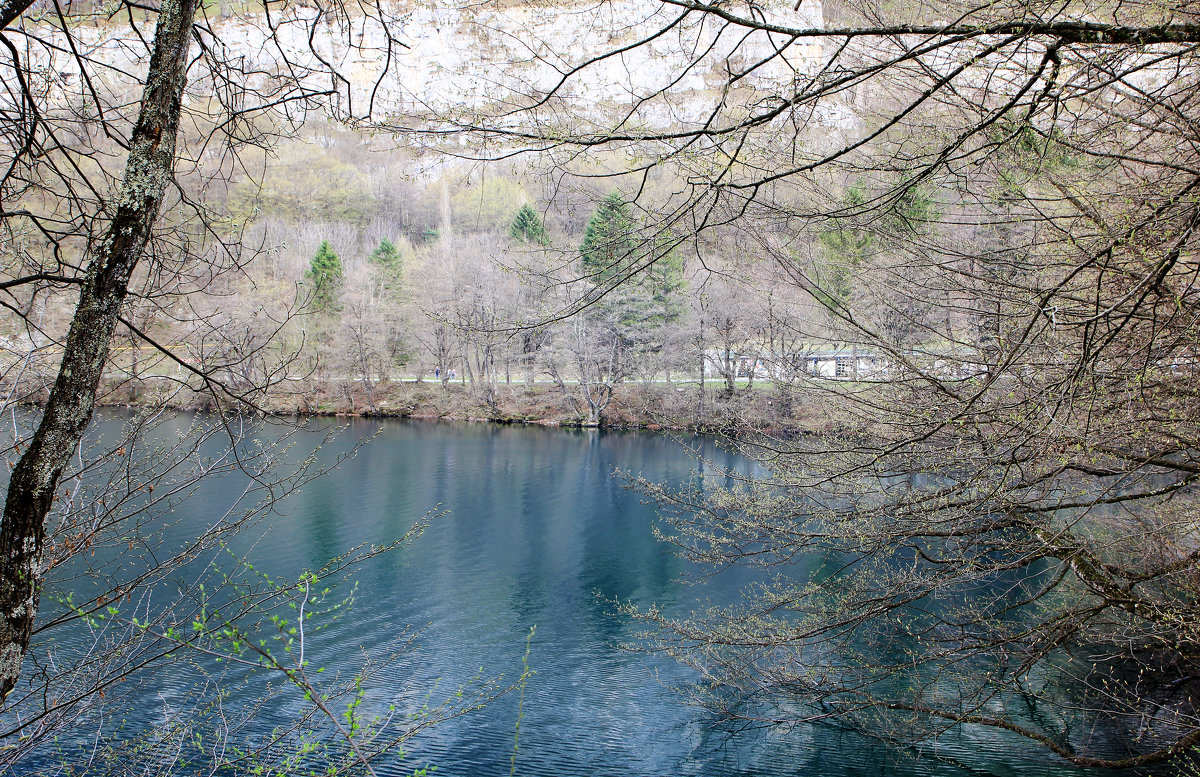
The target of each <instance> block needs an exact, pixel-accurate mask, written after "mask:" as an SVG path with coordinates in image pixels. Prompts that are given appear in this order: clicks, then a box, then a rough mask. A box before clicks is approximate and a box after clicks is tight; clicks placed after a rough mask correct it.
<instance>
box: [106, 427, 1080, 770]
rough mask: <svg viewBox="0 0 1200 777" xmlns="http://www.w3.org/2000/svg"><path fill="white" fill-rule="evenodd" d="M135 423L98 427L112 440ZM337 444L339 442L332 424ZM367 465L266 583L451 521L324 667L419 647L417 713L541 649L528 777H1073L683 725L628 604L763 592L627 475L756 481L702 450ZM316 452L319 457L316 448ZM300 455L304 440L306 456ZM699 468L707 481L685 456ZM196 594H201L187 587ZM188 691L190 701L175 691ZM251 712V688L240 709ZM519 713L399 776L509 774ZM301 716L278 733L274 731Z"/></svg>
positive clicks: (397, 675) (1027, 754) (200, 510)
mask: <svg viewBox="0 0 1200 777" xmlns="http://www.w3.org/2000/svg"><path fill="white" fill-rule="evenodd" d="M119 420H120V419H119V418H118V417H115V416H109V417H108V418H107V420H104V421H103V422H102V425H103V424H108V425H109V426H110V427H113V428H114V429H115V425H116V424H118V422H119ZM329 423H330V424H332V421H331V422H329ZM366 438H373V439H371V442H370V443H369V444H368V445H367V446H366V447H364V448H363V449H362V450H361V451H360V452H359V453H358V454H357V455H356V456H355V457H353V458H351V459H349V460H347V461H345V462H344V463H342V465H341V466H340V467H339V468H338V469H337V470H336V471H334V472H332V473H331V474H328V475H326V476H324V477H322V478H321V479H319V480H318V481H316V482H314V483H312V484H311V485H309V486H308V487H307V488H306V489H304V490H303V491H302V492H301V493H299V494H297V495H294V496H292V497H290V498H289V499H288V500H287V501H286V502H285V503H284V504H283V505H282V506H281V508H280V510H279V512H278V514H276V515H273V516H271V517H270V518H269V519H268V520H267V525H266V526H262V525H260V526H259V527H256V529H255V530H254V533H253V534H252V535H247V536H246V537H243V538H240V539H239V542H241V543H242V544H243V546H244V549H246V550H247V551H248V553H249V555H250V557H251V558H252V559H253V560H254V561H255V563H256V564H257V566H258V567H259V568H260V569H262V570H264V571H266V572H268V573H270V574H278V575H285V576H289V577H293V578H294V577H295V576H296V575H297V574H298V573H299V572H300V571H301V570H303V569H306V568H314V567H318V566H320V565H321V564H323V563H324V562H325V561H327V560H328V559H329V558H331V557H334V556H336V555H338V554H341V553H344V552H345V551H346V550H347V549H348V548H350V547H352V546H355V545H358V544H360V543H364V542H367V543H384V542H387V541H390V540H392V539H394V538H395V537H397V536H399V535H400V534H402V533H403V532H404V531H405V530H406V529H407V528H408V527H409V526H410V525H412V524H413V522H414V521H416V520H418V519H419V518H421V517H422V516H424V515H425V514H426V513H427V512H429V511H431V510H435V511H445V513H446V514H445V515H444V516H442V517H439V518H437V519H436V520H434V521H433V524H432V526H431V527H430V528H429V529H428V530H427V531H426V532H425V533H424V534H423V535H422V536H420V537H419V538H418V539H416V540H415V541H414V542H413V543H412V544H411V545H410V546H408V547H405V548H403V549H401V550H399V551H396V552H392V553H389V554H387V555H385V556H383V557H381V558H378V559H375V560H373V561H372V562H371V563H369V564H367V565H365V566H364V567H362V568H360V569H359V570H358V571H357V573H356V581H357V586H358V587H357V592H356V595H355V600H354V603H353V606H352V608H351V609H350V610H349V611H348V612H347V613H346V614H344V615H343V616H342V617H341V618H340V619H338V620H336V621H334V622H333V623H332V625H330V626H329V628H327V629H326V630H324V631H321V632H319V633H318V634H315V635H313V636H312V638H311V648H310V650H311V655H312V657H313V661H314V663H321V664H323V665H325V666H327V667H328V668H329V670H331V671H339V670H341V671H343V672H353V671H356V670H357V668H358V666H359V665H360V663H361V660H362V656H363V655H364V651H365V652H366V653H371V652H387V651H388V650H389V649H390V648H392V647H399V646H400V645H402V644H403V641H404V639H405V636H404V635H405V633H406V630H408V629H418V630H419V631H420V633H419V635H418V637H417V640H416V644H415V647H414V648H413V649H412V650H411V651H410V652H407V653H405V655H404V656H402V657H401V658H400V659H399V660H398V661H397V662H396V663H394V664H393V665H390V666H388V667H387V668H386V669H385V670H384V671H383V673H382V674H381V675H380V676H378V677H376V678H374V679H373V680H372V681H371V684H370V686H369V688H368V695H367V701H366V704H367V706H372V705H374V706H376V707H379V706H381V705H386V704H388V703H389V702H391V701H400V702H401V703H402V704H404V705H411V704H412V703H414V702H413V700H414V699H418V700H419V699H420V698H421V697H423V696H424V695H425V694H428V695H429V696H430V698H431V699H432V700H435V701H436V700H437V699H438V698H440V696H445V695H448V694H450V693H453V692H454V690H455V689H456V688H458V687H460V686H462V685H469V684H471V683H472V682H473V679H474V678H476V677H478V676H482V677H485V678H486V677H495V676H498V675H503V676H504V677H505V678H507V680H508V681H511V680H513V679H515V678H516V677H517V676H519V675H520V673H521V668H522V656H523V655H524V654H525V650H526V636H527V635H528V633H529V630H530V628H531V627H534V626H536V627H537V631H536V636H535V637H534V638H533V640H532V643H531V645H530V647H529V659H528V660H529V665H530V667H531V668H532V669H533V670H534V671H535V673H536V674H534V675H533V676H532V677H531V678H530V679H529V681H528V684H527V687H526V689H525V694H524V702H523V717H522V719H521V723H520V747H519V751H518V755H517V761H516V773H517V774H520V775H527V776H528V777H566V776H568V775H588V776H589V777H593V776H594V777H604V776H608V775H611V776H612V777H635V776H637V775H646V776H647V777H651V776H652V777H672V776H674V775H747V776H748V775H756V776H757V777H783V776H784V775H796V776H797V777H798V776H800V775H804V776H805V777H818V776H823V777H839V776H841V775H846V776H849V775H889V776H891V777H908V776H910V775H911V776H916V775H944V776H945V777H957V776H958V775H963V776H965V775H1015V774H1021V775H1051V774H1067V773H1074V772H1073V771H1072V770H1069V769H1067V768H1065V767H1063V766H1062V765H1059V764H1051V763H1048V759H1047V758H1046V756H1045V755H1044V754H1043V753H1042V752H1041V751H1039V750H1038V749H1036V748H1033V747H1031V746H1029V745H1027V744H1025V743H1024V742H1023V741H1021V740H1019V739H1004V738H998V737H996V736H995V735H987V736H981V735H973V734H972V733H971V732H963V733H961V734H958V735H956V736H954V737H948V738H947V739H946V741H944V742H942V743H941V744H940V745H939V746H938V747H937V748H936V750H935V749H934V748H927V749H926V751H924V752H905V753H897V752H895V751H889V750H887V749H886V748H884V747H883V746H882V745H880V744H879V743H877V742H876V741H874V740H872V739H870V738H866V737H863V736H860V735H857V734H854V733H851V732H846V731H840V730H837V729H833V728H828V727H811V726H801V727H793V728H789V729H782V728H758V729H751V730H748V731H742V732H739V733H737V734H736V735H731V734H730V732H729V731H727V730H725V729H723V728H722V727H720V726H717V725H715V724H714V722H713V720H712V719H711V718H710V716H709V715H708V714H706V713H705V712H703V711H701V710H699V709H696V708H693V707H689V706H686V705H685V704H683V703H682V702H681V699H680V696H679V695H678V694H677V693H676V692H675V691H674V690H672V687H673V686H678V685H683V684H686V683H688V682H690V681H692V680H694V679H695V677H694V676H693V674H692V673H691V672H690V671H689V670H687V669H686V668H683V667H681V666H679V665H677V664H675V663H673V662H672V661H671V660H669V659H667V658H665V657H661V656H653V655H649V656H648V655H645V654H637V653H632V652H628V651H624V650H622V649H620V647H619V645H620V644H621V643H623V642H627V641H628V640H630V639H631V638H632V637H633V636H634V634H635V632H636V631H637V628H638V627H637V625H636V624H634V623H632V622H631V621H630V619H629V618H628V617H625V616H621V615H617V614H614V607H613V602H614V601H622V602H626V601H628V602H632V603H635V604H639V605H649V604H651V603H656V604H658V605H660V606H662V607H664V608H665V609H667V610H668V611H671V612H676V613H679V612H686V611H688V610H689V609H690V608H692V607H693V606H696V605H697V604H702V603H704V602H706V601H712V602H722V601H731V600H733V599H734V598H735V597H736V595H737V592H738V591H739V590H740V589H741V588H742V587H743V586H744V585H746V584H747V583H749V582H752V580H753V579H754V578H753V577H752V575H751V574H750V573H739V572H736V571H734V572H732V573H725V574H721V575H718V576H716V577H715V578H713V579H712V580H710V581H709V582H707V583H706V584H703V585H693V584H688V583H687V582H685V578H686V577H687V575H688V573H689V572H692V573H694V572H695V570H689V569H687V568H686V566H685V565H684V564H683V563H682V562H681V561H679V560H678V559H677V558H675V557H674V556H673V555H672V553H671V551H670V548H669V546H667V545H665V544H663V543H662V542H660V541H658V540H656V539H655V537H654V535H653V533H652V526H653V524H654V520H655V513H654V509H653V507H652V506H649V505H646V504H644V503H643V500H644V497H642V496H641V495H640V494H639V493H637V492H636V491H632V490H629V489H628V488H627V487H626V485H627V481H626V480H625V479H624V478H622V477H621V476H619V475H616V474H614V472H615V471H616V470H622V471H627V472H632V473H635V474H638V475H641V476H644V477H646V478H649V479H651V480H654V481H665V482H671V483H680V482H683V481H685V480H687V479H689V478H693V477H701V476H702V477H708V478H715V479H717V480H722V479H723V475H722V474H721V473H720V468H730V469H732V470H735V471H740V472H752V471H753V465H752V463H751V462H748V461H746V460H744V459H741V458H739V457H738V456H737V455H736V454H734V453H732V452H730V451H728V450H725V449H723V448H721V447H719V446H718V445H717V444H716V443H715V442H714V441H712V440H710V439H703V438H687V439H684V440H679V439H676V438H673V437H670V436H667V435H661V434H651V433H624V432H604V431H594V430H593V431H577V430H554V429H542V428H524V427H510V426H495V425H487V424H446V423H426V422H415V421H414V422H403V421H379V422H375V421H369V422H368V421H354V422H353V423H351V424H350V428H349V429H348V430H347V433H345V434H343V435H342V436H341V437H340V438H339V439H338V440H337V441H335V442H334V443H332V444H327V445H326V446H325V447H324V448H323V449H322V451H321V453H320V456H321V457H323V458H324V459H325V460H326V461H332V460H333V458H334V457H335V456H337V455H338V454H339V453H342V452H344V451H346V450H348V449H349V448H350V446H351V445H352V444H354V443H355V442H357V441H360V440H363V439H366ZM318 439H319V435H318V434H317V433H316V432H314V433H313V434H312V435H311V437H310V438H307V441H309V442H313V443H315V441H317V440H318ZM304 442H305V440H302V445H301V447H303V443H304ZM689 446H691V447H694V448H696V449H698V450H699V451H700V452H701V453H702V454H703V456H704V457H706V459H707V461H701V460H699V459H697V458H696V457H695V455H693V453H692V452H691V451H690V450H689ZM235 491H236V488H231V486H230V483H229V482H228V479H227V480H226V481H225V482H224V483H223V484H222V485H220V486H219V487H209V488H205V489H202V490H201V491H200V492H198V493H197V494H196V495H194V496H193V497H192V498H191V499H190V500H188V501H187V502H185V503H183V504H182V505H180V506H179V507H177V508H176V511H175V513H176V516H177V517H179V518H181V519H182V520H181V522H180V525H181V527H186V526H188V525H200V524H201V523H203V522H205V521H207V520H209V519H210V518H211V516H212V515H214V514H218V513H219V511H222V510H224V509H226V508H227V506H228V502H229V500H230V494H231V493H233V492H235ZM183 582H184V584H185V585H186V581H183ZM175 682H177V680H176V679H175V678H173V677H172V676H168V675H166V673H164V676H163V677H157V678H155V679H154V681H153V682H151V683H148V684H147V685H146V686H145V687H144V689H143V690H141V691H139V692H140V693H144V694H145V696H146V698H145V703H144V705H142V709H144V711H145V712H144V720H137V719H134V720H129V721H126V723H125V726H126V730H127V731H136V730H137V728H138V726H139V725H146V724H150V723H155V722H160V718H161V716H162V715H163V710H164V709H168V708H169V702H170V699H171V697H172V694H174V693H176V692H179V691H180V689H176V688H174V687H173V683H175ZM178 682H183V680H178ZM239 692H243V693H246V694H254V693H256V692H257V691H256V689H255V688H254V686H253V685H251V686H249V687H247V688H245V689H243V690H242V691H239ZM518 701H519V697H518V694H516V693H509V694H507V695H504V696H502V697H501V698H499V699H497V700H495V701H493V702H492V703H490V704H489V705H487V706H486V707H485V708H484V709H482V710H480V711H477V712H473V713H470V714H468V715H465V716H463V717H460V718H456V719H453V720H450V721H447V722H444V723H441V724H439V725H438V726H436V727H435V728H433V729H430V730H429V731H427V732H425V733H423V734H421V735H419V736H418V737H416V738H415V739H414V740H412V741H411V742H410V743H408V745H406V747H407V751H408V755H407V757H406V758H405V759H404V760H402V761H401V760H399V759H397V760H396V761H395V762H393V763H390V764H386V765H385V766H384V769H383V771H384V772H385V773H392V774H401V773H410V772H411V771H412V769H413V768H414V767H416V766H419V765H423V764H432V765H436V766H437V772H436V774H437V775H439V777H459V776H461V777H484V776H485V775H506V774H508V773H509V768H510V759H511V757H512V754H513V743H514V731H515V728H516V725H517V721H518V709H517V705H518ZM284 713H286V710H282V711H280V710H276V711H275V712H271V711H269V710H268V711H264V713H263V721H262V725H263V727H264V729H265V728H268V727H269V726H270V725H272V724H273V722H272V721H271V716H272V715H274V714H284Z"/></svg>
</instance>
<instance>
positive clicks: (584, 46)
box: [26, 0, 837, 130]
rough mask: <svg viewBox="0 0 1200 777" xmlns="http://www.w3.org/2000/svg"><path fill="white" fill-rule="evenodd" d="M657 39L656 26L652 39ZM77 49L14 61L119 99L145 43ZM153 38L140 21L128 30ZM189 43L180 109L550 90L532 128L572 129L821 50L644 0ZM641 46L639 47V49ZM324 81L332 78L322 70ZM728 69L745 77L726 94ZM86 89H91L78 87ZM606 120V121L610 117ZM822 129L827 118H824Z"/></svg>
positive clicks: (812, 2)
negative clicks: (557, 125)
mask: <svg viewBox="0 0 1200 777" xmlns="http://www.w3.org/2000/svg"><path fill="white" fill-rule="evenodd" d="M769 9H770V13H772V14H774V15H775V16H776V17H777V20H778V21H779V22H780V23H783V24H787V25H791V26H800V27H820V26H822V25H823V23H824V20H823V12H822V7H821V1H820V0H805V1H804V2H803V3H802V4H801V5H800V6H799V7H795V8H794V7H793V6H792V5H791V4H790V3H777V4H773V5H771V6H769ZM664 28H665V29H666V31H665V32H662V30H663V29H664ZM76 31H77V33H78V34H77V40H78V45H80V46H82V48H83V51H82V52H81V56H80V57H78V58H77V57H74V56H72V55H71V53H70V51H69V50H68V49H67V48H66V47H60V48H55V47H54V46H53V41H54V38H55V36H54V34H53V32H52V31H45V33H44V34H45V37H46V40H47V41H48V42H50V43H51V45H39V44H37V43H36V42H35V43H31V44H30V45H29V47H28V48H27V51H26V56H27V59H32V60H34V61H37V62H38V64H39V67H40V68H42V69H43V70H44V72H46V73H47V74H48V83H49V87H50V88H52V89H55V90H59V91H61V93H62V99H63V100H64V101H65V102H73V103H78V102H84V103H86V102H87V101H88V100H89V99H90V98H89V96H88V94H87V87H86V85H85V84H84V82H83V80H82V79H81V78H80V66H79V62H80V60H90V61H93V62H98V63H102V65H103V68H102V72H100V73H99V75H94V76H93V80H98V81H99V87H98V88H101V89H103V90H107V91H109V92H110V93H118V92H120V91H121V90H122V89H125V88H127V87H128V85H129V84H131V83H132V82H133V81H134V80H135V77H136V74H137V73H138V72H140V68H141V67H144V60H145V55H144V44H142V43H141V41H140V39H139V38H138V35H137V34H136V33H135V30H134V29H133V27H131V26H130V25H129V24H128V23H119V22H118V21H117V20H112V21H106V22H103V23H100V24H95V25H88V24H83V25H80V27H78V28H77V30H76ZM151 32H152V30H151V29H150V27H149V25H142V29H141V30H140V33H141V35H142V36H145V37H147V38H148V37H149V35H150V33H151ZM197 37H198V40H199V41H200V43H194V44H193V55H194V56H195V61H194V64H193V67H192V86H191V89H190V95H189V99H190V100H192V101H193V102H195V101H203V100H207V99H211V98H212V97H214V96H216V97H217V98H218V99H225V100H234V99H237V100H246V98H245V97H244V96H243V97H235V96H234V95H233V93H234V92H235V91H236V90H237V89H239V88H240V87H241V86H243V85H249V86H252V87H254V88H255V89H256V90H257V91H258V92H259V95H258V96H256V97H252V98H251V100H250V101H246V102H244V104H243V106H242V107H243V108H251V107H252V106H253V102H252V101H253V100H254V99H257V100H258V101H259V102H260V103H269V102H279V101H292V102H294V103H296V104H297V105H301V104H303V103H304V102H305V101H306V99H307V98H309V97H313V96H321V97H323V99H330V98H332V102H333V104H334V106H335V110H336V112H337V113H338V115H339V116H340V117H342V118H347V119H351V120H361V119H364V118H366V117H368V116H370V117H371V118H373V119H379V118H388V117H391V118H402V119H403V120H411V119H412V118H414V117H428V116H430V115H437V116H440V117H443V118H445V117H456V118H463V119H467V120H469V119H470V117H471V115H472V114H475V113H478V112H480V111H481V110H486V111H487V112H488V113H489V114H495V112H496V111H497V110H503V109H505V108H517V107H527V106H528V105H530V104H533V103H537V102H538V101H540V100H543V99H544V98H546V96H547V95H549V94H551V93H553V97H552V98H551V99H549V100H548V101H547V102H545V103H544V104H542V105H541V110H540V111H538V112H537V116H538V120H539V121H548V120H554V121H570V122H574V124H573V129H574V130H578V129H580V127H579V126H578V123H579V122H584V123H586V122H587V121H588V120H589V118H597V117H599V116H600V115H601V114H603V119H604V121H605V123H610V122H611V119H612V117H613V116H614V115H619V116H623V117H624V120H625V121H626V123H627V126H632V127H646V126H650V127H664V126H677V125H680V124H690V123H696V122H702V121H704V120H705V119H706V118H707V117H708V115H709V113H710V112H711V111H712V110H713V108H714V106H715V105H718V104H719V105H722V106H724V107H725V109H726V110H728V109H729V107H730V106H731V105H733V106H736V105H737V104H739V103H740V104H742V105H744V106H746V107H747V109H748V107H749V106H750V105H752V104H754V102H755V101H756V100H761V99H764V98H765V96H767V95H775V94H781V93H786V89H787V85H788V84H790V83H793V82H794V81H795V80H796V79H800V78H803V77H805V76H806V75H807V74H810V73H812V72H813V71H814V69H815V68H818V67H819V66H820V63H821V61H822V57H821V53H822V48H823V47H822V45H820V44H817V45H809V46H791V47H789V48H786V50H781V49H782V46H783V44H786V43H788V41H787V40H786V39H785V38H783V37H782V36H772V35H768V34H765V33H755V34H753V35H746V34H744V33H742V32H739V31H737V30H735V29H731V28H729V27H727V26H725V25H724V24H723V23H719V22H717V21H714V20H713V19H701V18H699V17H684V16H683V15H682V14H681V13H680V11H679V9H678V8H677V7H675V6H669V5H663V4H660V3H657V2H651V1H649V0H617V1H616V2H601V3H594V4H593V3H585V4H572V3H568V2H563V3H554V4H547V3H535V2H492V3H485V4H471V3H466V2H444V1H440V0H434V1H433V2H428V3H420V4H406V5H399V4H391V5H385V6H379V7H376V8H369V7H367V6H366V5H365V4H364V5H363V6H362V7H361V8H359V9H357V10H356V11H354V12H352V13H350V14H348V15H340V16H337V15H331V14H329V13H328V12H321V11H319V10H318V9H317V8H316V7H315V6H310V5H302V4H301V5H295V6H293V7H290V8H288V9H286V12H285V13H283V14H282V15H280V14H279V13H278V12H276V11H273V12H272V14H271V15H266V14H264V13H262V12H247V13H241V14H233V15H230V16H228V17H226V18H213V19H210V20H209V21H208V23H207V24H206V26H205V28H204V29H203V30H202V31H201V32H200V34H199V35H198V36H197ZM639 43H640V44H641V45H638V44H639ZM331 73H335V74H336V75H331ZM731 74H745V75H744V76H743V77H742V78H740V79H738V82H737V83H738V86H737V89H735V90H734V91H732V92H731V91H729V90H728V89H727V88H726V86H727V84H728V83H729V81H730V76H731ZM93 86H96V84H93ZM618 112H619V113H618ZM827 118H830V119H832V120H835V121H836V120H837V117H836V116H829V117H827ZM584 129H586V127H584Z"/></svg>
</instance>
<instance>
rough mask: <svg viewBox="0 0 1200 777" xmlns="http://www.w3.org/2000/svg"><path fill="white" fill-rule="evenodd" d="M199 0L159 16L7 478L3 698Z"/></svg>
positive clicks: (159, 183) (168, 130)
mask: <svg viewBox="0 0 1200 777" xmlns="http://www.w3.org/2000/svg"><path fill="white" fill-rule="evenodd" d="M196 2H197V0H164V1H163V3H162V5H161V8H160V10H159V17H158V26H157V28H156V29H155V33H154V51H153V53H152V55H151V57H150V66H149V70H148V71H147V73H146V81H145V88H144V90H143V92H142V104H141V109H140V112H139V114H138V120H137V124H136V125H135V127H134V130H133V135H132V137H131V142H130V147H129V148H130V150H129V159H128V163H127V165H126V169H125V179H124V181H123V183H122V186H121V191H120V199H119V200H118V201H117V202H116V203H115V207H114V208H113V210H114V211H115V215H114V216H113V219H112V222H111V223H110V224H109V225H108V230H107V232H106V233H105V235H104V237H103V239H102V240H101V241H99V244H98V247H97V248H96V249H95V252H94V253H93V255H92V259H91V262H90V263H89V264H88V269H87V275H86V276H85V278H84V281H83V286H82V288H81V290H80V293H79V303H78V305H77V307H76V308H75V317H74V319H73V320H72V321H71V329H70V332H69V334H68V335H67V344H66V347H65V348H64V349H63V360H62V365H61V366H60V367H59V371H58V378H57V379H56V380H55V383H54V388H53V389H52V390H51V392H50V398H49V400H48V401H47V403H46V410H45V413H44V414H43V416H42V421H41V423H40V424H39V426H38V428H37V431H35V432H34V435H33V437H32V439H31V440H30V441H29V447H28V449H26V451H25V454H24V455H23V456H22V457H21V460H20V461H19V462H17V465H16V467H15V468H14V469H13V473H12V478H11V480H10V481H9V486H8V498H7V500H6V501H5V504H4V515H3V522H2V523H0V697H7V696H8V694H10V693H11V692H12V690H13V688H14V687H15V685H16V681H17V677H18V676H19V674H20V671H21V662H22V661H23V660H24V658H25V652H26V650H27V649H28V647H29V639H30V635H31V634H32V632H33V620H34V616H35V615H36V613H37V606H38V591H39V587H40V584H41V576H42V562H41V556H42V543H43V541H44V539H45V536H46V516H47V514H48V513H49V512H50V508H51V505H52V504H53V502H54V491H55V488H56V487H57V486H58V480H59V477H60V476H61V475H62V471H63V468H64V467H65V466H66V463H67V461H68V460H69V459H70V456H71V453H72V451H74V450H75V447H76V446H77V445H79V441H80V439H81V438H82V437H83V432H84V429H85V428H86V427H87V425H88V422H89V421H90V420H91V417H92V409H93V407H94V405H95V399H96V388H97V385H98V384H99V382H100V378H101V376H102V374H103V371H104V364H105V362H106V361H107V359H108V351H109V346H110V345H111V343H112V336H113V330H114V328H115V326H116V323H117V317H118V316H119V314H120V312H121V305H122V303H123V302H124V300H125V295H126V292H127V291H128V287H129V277H130V275H131V274H132V273H133V270H134V267H135V266H136V265H137V262H138V260H139V259H140V258H141V256H142V253H143V251H144V249H145V246H146V243H147V241H148V240H149V239H150V232H151V228H152V226H153V224H154V220H155V218H156V217H157V215H158V209H159V206H160V205H161V204H162V199H163V193H164V191H165V190H166V186H167V182H168V181H169V180H170V178H171V169H172V166H173V164H174V160H175V137H176V130H177V129H178V127H179V115H180V109H181V106H182V100H183V87H184V84H185V82H186V73H185V65H186V62H187V50H188V44H189V41H190V35H191V30H192V18H193V16H194V15H195V12H196Z"/></svg>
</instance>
